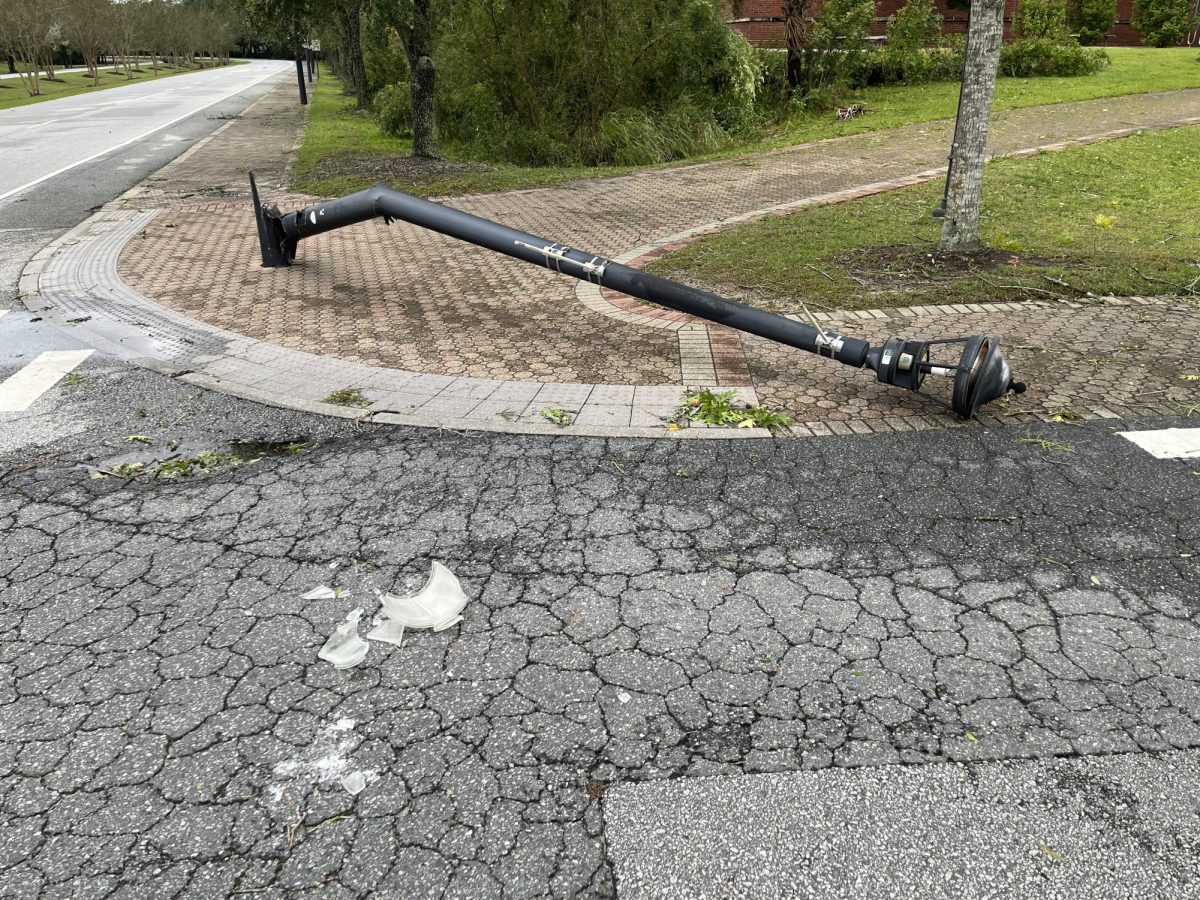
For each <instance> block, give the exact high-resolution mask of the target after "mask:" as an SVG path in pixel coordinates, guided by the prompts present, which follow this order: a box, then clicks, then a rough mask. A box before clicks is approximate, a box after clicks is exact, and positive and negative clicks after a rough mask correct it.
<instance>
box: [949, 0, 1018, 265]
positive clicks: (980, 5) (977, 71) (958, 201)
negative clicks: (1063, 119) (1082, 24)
mask: <svg viewBox="0 0 1200 900" xmlns="http://www.w3.org/2000/svg"><path fill="white" fill-rule="evenodd" d="M1003 39H1004V0H972V3H971V24H970V26H969V27H968V30H967V47H966V59H965V62H964V66H963V83H962V89H961V90H962V94H961V97H960V99H959V104H958V120H957V121H956V122H955V125H954V146H953V148H952V149H951V152H950V172H949V175H948V179H949V184H948V185H947V193H946V216H945V219H944V220H943V221H942V240H941V242H940V243H939V244H938V249H939V250H942V251H951V250H953V251H960V250H977V249H979V201H980V196H981V194H982V192H983V166H984V163H985V162H986V161H987V160H986V151H987V136H988V121H989V119H990V118H991V112H992V94H993V93H994V92H995V90H996V69H997V68H998V67H999V65H1000V44H1001V42H1002V41H1003Z"/></svg>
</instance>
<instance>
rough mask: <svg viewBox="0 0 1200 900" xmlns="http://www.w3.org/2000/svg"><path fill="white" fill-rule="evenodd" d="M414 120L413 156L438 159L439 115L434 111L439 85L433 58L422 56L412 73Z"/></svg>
mask: <svg viewBox="0 0 1200 900" xmlns="http://www.w3.org/2000/svg"><path fill="white" fill-rule="evenodd" d="M411 85H412V88H411V90H412V121H413V149H412V152H413V156H425V157H429V158H431V159H436V158H437V155H438V145H437V116H436V113H435V111H434V105H433V100H434V92H435V89H436V87H437V69H436V68H434V65H433V60H432V59H430V58H429V57H428V56H422V57H421V58H420V59H418V60H417V64H416V66H415V67H414V69H413V73H412V82H411Z"/></svg>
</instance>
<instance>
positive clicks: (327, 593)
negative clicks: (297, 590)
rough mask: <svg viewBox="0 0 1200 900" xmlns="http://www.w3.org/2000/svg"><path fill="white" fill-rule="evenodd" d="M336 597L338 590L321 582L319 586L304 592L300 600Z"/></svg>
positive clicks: (331, 598) (334, 598) (332, 598)
mask: <svg viewBox="0 0 1200 900" xmlns="http://www.w3.org/2000/svg"><path fill="white" fill-rule="evenodd" d="M337 598H338V592H337V591H335V590H334V589H333V588H331V587H329V586H328V585H324V584H323V585H321V586H320V587H316V588H313V589H312V590H311V591H309V592H308V593H307V594H305V595H304V596H303V597H301V598H300V599H301V600H336V599H337Z"/></svg>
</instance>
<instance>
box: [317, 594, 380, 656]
mask: <svg viewBox="0 0 1200 900" xmlns="http://www.w3.org/2000/svg"><path fill="white" fill-rule="evenodd" d="M362 612H363V611H362V608H361V607H359V608H358V609H352V610H351V611H350V613H349V615H347V616H346V621H345V622H343V623H342V624H341V625H339V626H338V627H337V629H336V630H335V631H334V632H333V634H332V635H331V636H330V638H329V640H327V641H326V642H325V646H324V647H322V648H321V649H320V650H318V651H317V656H319V657H320V658H321V659H324V660H327V661H329V662H331V663H333V667H334V668H335V669H349V668H350V667H351V666H357V665H358V664H359V663H360V662H362V661H363V659H364V658H365V657H366V655H367V651H368V650H369V649H370V645H369V644H368V643H367V642H366V641H364V640H363V639H362V638H360V637H359V636H358V620H359V618H361V617H362Z"/></svg>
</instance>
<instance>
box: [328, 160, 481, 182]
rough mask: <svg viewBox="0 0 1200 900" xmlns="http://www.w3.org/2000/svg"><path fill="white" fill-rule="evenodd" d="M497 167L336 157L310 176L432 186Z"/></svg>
mask: <svg viewBox="0 0 1200 900" xmlns="http://www.w3.org/2000/svg"><path fill="white" fill-rule="evenodd" d="M494 171H496V167H495V166H489V165H488V164H486V163H481V162H462V161H460V160H454V159H426V158H424V157H419V156H335V157H330V158H328V159H323V160H321V161H320V162H319V163H317V165H316V166H314V167H313V169H312V170H311V171H310V172H309V173H307V174H308V178H310V179H324V178H344V177H346V176H351V175H352V176H358V177H360V178H369V179H372V180H375V181H395V182H398V183H403V184H430V183H432V182H434V181H438V180H440V179H443V178H447V177H451V176H455V175H467V174H474V173H477V172H494Z"/></svg>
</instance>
